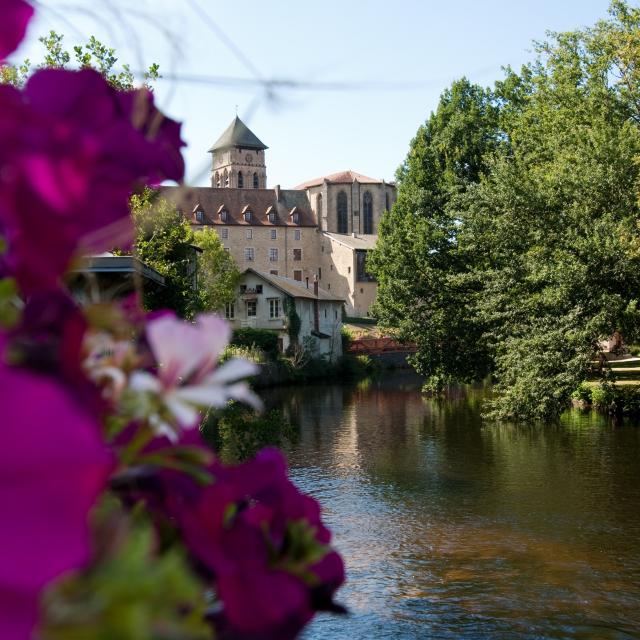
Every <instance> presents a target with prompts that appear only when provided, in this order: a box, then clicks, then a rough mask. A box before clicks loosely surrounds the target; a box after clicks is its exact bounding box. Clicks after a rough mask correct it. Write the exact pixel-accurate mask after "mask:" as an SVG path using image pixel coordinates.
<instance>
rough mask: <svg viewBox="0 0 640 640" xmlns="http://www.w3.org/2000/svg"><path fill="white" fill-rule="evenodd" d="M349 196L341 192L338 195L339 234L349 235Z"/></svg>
mask: <svg viewBox="0 0 640 640" xmlns="http://www.w3.org/2000/svg"><path fill="white" fill-rule="evenodd" d="M348 207H349V205H348V203H347V194H346V193H345V192H344V191H341V192H340V193H339V194H338V206H337V209H338V233H349V222H348V220H347V215H348V214H347V209H348Z"/></svg>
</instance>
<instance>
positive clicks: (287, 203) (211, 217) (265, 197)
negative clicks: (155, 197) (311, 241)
mask: <svg viewBox="0 0 640 640" xmlns="http://www.w3.org/2000/svg"><path fill="white" fill-rule="evenodd" d="M160 193H161V195H162V196H163V197H165V198H167V199H168V200H170V201H171V202H173V203H174V204H175V205H176V206H177V207H178V208H179V209H180V210H181V211H182V213H183V215H184V217H185V218H186V219H187V220H188V221H189V222H191V223H192V224H198V225H201V224H204V225H219V226H230V225H244V226H271V227H283V226H284V227H316V226H317V225H316V220H315V216H314V215H313V212H312V211H311V207H310V205H309V200H308V199H307V196H306V194H305V192H304V191H295V190H294V189H279V188H278V189H228V188H215V187H163V188H162V189H161V190H160ZM197 211H202V212H203V214H204V215H203V220H202V222H200V221H199V220H197V218H196V212H197ZM222 211H226V212H227V219H226V221H223V220H222V219H221V215H220V214H221V212H222ZM246 211H251V221H250V222H247V221H246V220H245V219H244V215H243V213H245V212H246ZM269 213H275V214H276V219H275V222H271V221H270V220H269V215H268V214H269ZM293 213H298V214H299V219H298V223H297V224H296V223H295V222H294V221H293Z"/></svg>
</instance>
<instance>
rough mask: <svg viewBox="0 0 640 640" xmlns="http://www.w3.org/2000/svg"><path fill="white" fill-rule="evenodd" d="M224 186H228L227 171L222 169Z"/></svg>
mask: <svg viewBox="0 0 640 640" xmlns="http://www.w3.org/2000/svg"><path fill="white" fill-rule="evenodd" d="M224 186H225V187H228V186H229V172H228V171H227V170H226V169H225V170H224Z"/></svg>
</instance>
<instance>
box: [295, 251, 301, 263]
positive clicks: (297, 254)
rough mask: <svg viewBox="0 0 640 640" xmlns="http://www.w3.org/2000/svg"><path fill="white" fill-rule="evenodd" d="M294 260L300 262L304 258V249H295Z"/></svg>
mask: <svg viewBox="0 0 640 640" xmlns="http://www.w3.org/2000/svg"><path fill="white" fill-rule="evenodd" d="M293 260H294V262H300V261H301V260H302V249H294V250H293Z"/></svg>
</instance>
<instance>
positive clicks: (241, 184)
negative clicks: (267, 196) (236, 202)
mask: <svg viewBox="0 0 640 640" xmlns="http://www.w3.org/2000/svg"><path fill="white" fill-rule="evenodd" d="M243 187H244V176H243V175H242V171H238V189H242V188H243Z"/></svg>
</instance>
